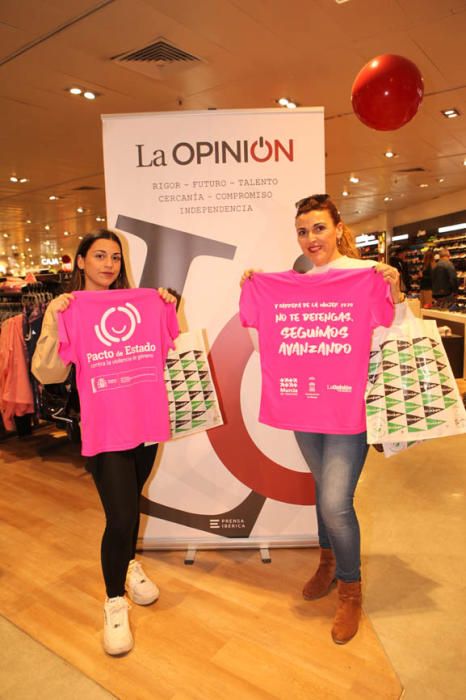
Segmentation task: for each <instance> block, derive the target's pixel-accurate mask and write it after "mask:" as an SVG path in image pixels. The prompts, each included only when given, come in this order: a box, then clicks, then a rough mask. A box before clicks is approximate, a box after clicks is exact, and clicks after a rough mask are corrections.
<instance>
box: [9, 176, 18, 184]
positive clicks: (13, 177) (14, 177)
mask: <svg viewBox="0 0 466 700" xmlns="http://www.w3.org/2000/svg"><path fill="white" fill-rule="evenodd" d="M10 182H19V177H16V175H12V176H11V177H10Z"/></svg>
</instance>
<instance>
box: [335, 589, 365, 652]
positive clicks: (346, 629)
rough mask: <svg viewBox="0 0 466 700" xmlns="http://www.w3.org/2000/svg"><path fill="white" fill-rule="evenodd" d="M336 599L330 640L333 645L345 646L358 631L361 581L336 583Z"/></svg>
mask: <svg viewBox="0 0 466 700" xmlns="http://www.w3.org/2000/svg"><path fill="white" fill-rule="evenodd" d="M338 599H339V602H338V608H337V613H336V615H335V620H334V622H333V627H332V638H333V641H334V642H335V644H346V642H349V640H350V639H352V638H353V637H354V635H355V634H356V632H357V631H358V627H359V620H360V619H361V604H362V595H361V581H355V582H354V583H346V582H345V581H338Z"/></svg>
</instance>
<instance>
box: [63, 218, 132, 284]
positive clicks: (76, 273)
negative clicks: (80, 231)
mask: <svg viewBox="0 0 466 700" xmlns="http://www.w3.org/2000/svg"><path fill="white" fill-rule="evenodd" d="M101 238H105V239H106V240H107V241H115V243H117V244H118V247H119V248H120V253H121V267H120V274H119V275H118V277H117V278H116V280H115V281H114V282H112V284H111V285H110V289H129V287H130V284H129V281H128V277H127V275H126V267H125V258H124V255H123V248H122V245H121V241H120V239H119V238H118V236H117V235H116V233H113V231H107V229H104V228H101V229H99V231H94V233H86V235H85V236H84V238H83V239H82V241H81V242H80V244H79V245H78V249H77V250H76V253H75V256H74V264H73V271H72V273H71V280H70V284H69V291H70V292H78V291H80V290H82V289H84V286H85V280H84V271H83V270H80V269H79V267H78V257H79V256H81V257H82V258H85V257H86V255H87V253H88V252H89V248H90V247H91V246H92V244H93V243H95V242H96V241H98V240H100V239H101Z"/></svg>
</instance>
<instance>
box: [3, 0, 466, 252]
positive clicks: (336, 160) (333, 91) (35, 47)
mask: <svg viewBox="0 0 466 700" xmlns="http://www.w3.org/2000/svg"><path fill="white" fill-rule="evenodd" d="M160 37H163V38H164V39H165V40H166V41H167V42H168V43H170V44H173V45H175V46H177V47H179V48H180V49H183V50H184V51H187V52H189V53H191V54H193V55H194V56H196V57H199V58H200V59H201V60H200V61H199V62H196V63H182V64H176V65H174V66H168V67H165V68H160V69H155V70H154V71H153V76H152V77H149V76H148V75H144V74H142V73H139V72H135V71H133V70H130V69H128V68H126V67H124V66H122V65H121V64H118V63H116V62H115V61H113V60H112V58H113V57H115V56H117V55H119V54H122V53H126V52H128V51H131V50H134V49H138V48H142V47H143V46H145V45H147V44H150V43H152V42H153V41H155V40H156V39H158V38H160ZM465 37H466V0H348V2H345V3H343V4H339V3H337V2H335V0H288V1H287V2H285V1H284V0H197V2H192V0H104V1H101V2H97V1H96V0H94V1H91V0H61V1H59V0H42V2H37V0H34V1H33V0H2V2H1V4H0V143H1V154H2V155H1V162H0V262H2V260H4V259H2V257H1V256H2V253H6V254H7V253H9V254H11V246H12V245H16V246H18V247H17V250H16V253H17V254H18V255H21V253H24V254H25V256H26V260H27V259H28V256H29V254H32V255H33V257H34V256H35V258H36V260H37V259H38V256H39V254H44V252H45V251H46V250H47V249H48V247H47V245H45V241H46V240H49V241H50V246H49V248H50V250H56V251H57V252H59V251H60V248H63V251H61V252H68V253H70V254H71V253H72V252H73V251H74V249H75V248H76V240H77V236H78V235H80V234H82V233H84V232H86V231H89V230H93V229H95V228H96V227H98V226H99V223H97V222H96V220H95V217H96V216H104V215H105V197H104V180H103V163H102V147H101V121H100V115H101V114H112V113H118V112H143V111H174V110H178V109H182V110H184V109H195V110H199V109H207V108H218V109H234V108H257V107H274V106H275V100H276V98H278V97H280V96H283V95H285V96H287V97H290V98H292V99H294V100H295V101H296V102H298V103H299V104H300V105H302V106H315V105H324V107H325V117H326V151H327V162H326V170H327V188H326V189H327V192H330V193H332V194H333V195H334V196H335V198H336V199H337V200H338V203H339V206H340V209H341V211H342V213H343V216H344V217H345V218H346V219H347V220H348V221H349V222H350V223H351V222H353V223H354V222H357V221H361V220H364V219H367V218H369V217H373V216H376V215H377V214H379V213H380V212H381V211H385V210H386V209H401V208H405V207H407V206H409V205H411V204H416V203H420V202H422V201H426V200H430V199H431V198H432V197H437V196H440V195H442V194H446V193H451V192H455V191H459V190H463V189H465V188H466V167H465V166H464V165H463V160H464V159H465V158H466V51H465V44H464V39H465ZM383 53H395V54H400V55H402V56H405V57H406V58H409V59H411V60H412V61H414V63H415V64H416V65H417V66H418V68H419V69H420V71H421V73H422V75H423V77H424V84H425V97H424V100H423V103H422V105H421V107H420V110H419V112H418V114H417V115H416V117H415V118H414V119H413V120H412V121H411V122H410V123H409V124H408V125H406V126H405V127H403V128H402V129H400V130H398V131H394V132H382V131H374V130H371V129H369V128H367V127H366V126H364V125H363V124H362V123H361V122H360V121H359V120H358V119H357V118H356V116H355V115H354V114H353V112H352V108H351V85H352V83H353V80H354V78H355V76H356V74H357V73H358V71H359V70H360V69H361V68H362V66H363V65H364V64H365V63H367V62H368V61H369V60H370V59H371V58H373V57H374V56H377V55H379V54H383ZM76 84H77V85H79V86H83V87H86V88H89V89H91V90H94V91H96V92H98V93H100V96H99V97H98V98H97V99H96V100H95V101H94V102H90V101H88V100H85V99H83V98H82V97H74V96H71V95H70V94H69V93H67V92H66V88H67V87H70V86H72V85H76ZM449 107H456V108H457V109H459V110H460V112H461V113H462V116H461V117H459V118H458V119H453V120H447V119H445V117H443V116H442V115H441V113H440V110H441V109H446V108H449ZM278 108H279V107H277V109H278ZM388 148H390V149H392V150H394V151H395V152H396V153H398V154H399V155H398V157H397V158H396V159H392V160H391V161H389V160H387V159H386V158H385V157H384V155H383V153H384V152H385V151H386V150H387V149H388ZM414 167H418V168H424V171H425V172H421V173H413V174H402V173H397V172H396V171H398V170H402V169H406V168H414ZM353 173H354V174H356V175H358V176H359V177H360V178H361V181H360V183H359V184H357V185H351V184H350V183H349V181H348V179H349V176H350V175H351V174H353ZM11 175H17V176H19V177H22V176H23V177H27V178H28V179H29V181H28V182H27V183H25V184H12V183H11V182H10V181H9V178H10V176H11ZM441 177H442V178H445V180H444V182H442V183H439V182H438V179H439V178H441ZM421 183H427V184H428V185H429V187H428V188H425V189H421V188H419V185H420V184H421ZM81 187H95V188H97V189H94V190H80V189H79V188H81ZM345 187H347V188H348V189H349V191H350V193H351V194H350V196H349V197H348V198H346V199H343V198H340V193H341V192H342V190H343V189H345ZM305 190H306V188H305V186H304V188H303V191H304V193H305ZM51 194H55V195H58V196H60V197H61V199H59V200H58V201H56V202H51V201H49V199H48V198H49V196H50V195H51ZM298 194H302V193H301V192H300V193H298ZM387 195H390V196H391V197H392V201H391V202H384V201H383V198H384V196H387ZM79 206H82V207H84V208H85V212H84V214H78V213H77V212H76V209H77V207H79ZM28 219H29V220H31V221H32V223H31V224H27V223H26V221H27V220H28ZM45 225H48V226H50V230H49V231H46V230H45V229H44V226H45ZM65 230H67V231H69V232H70V234H71V235H70V236H68V237H66V236H64V231H65ZM3 234H8V235H9V237H8V238H4V237H3ZM27 237H29V238H30V241H31V242H30V243H27V242H26V240H25V239H26V238H27ZM28 248H32V251H30V252H29V251H28V250H27V249H28Z"/></svg>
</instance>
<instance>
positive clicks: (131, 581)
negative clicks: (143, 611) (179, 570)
mask: <svg viewBox="0 0 466 700" xmlns="http://www.w3.org/2000/svg"><path fill="white" fill-rule="evenodd" d="M126 591H127V593H128V595H129V597H130V598H131V600H132V601H133V602H134V603H137V604H138V605H150V604H151V603H153V602H154V601H155V600H157V598H158V597H159V595H160V591H159V589H158V588H157V586H156V585H155V583H153V582H152V581H151V580H150V578H149V577H148V576H147V574H145V573H144V569H143V568H142V566H141V564H140V563H139V562H138V561H136V560H135V559H131V561H130V563H129V566H128V573H127V574H126Z"/></svg>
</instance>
